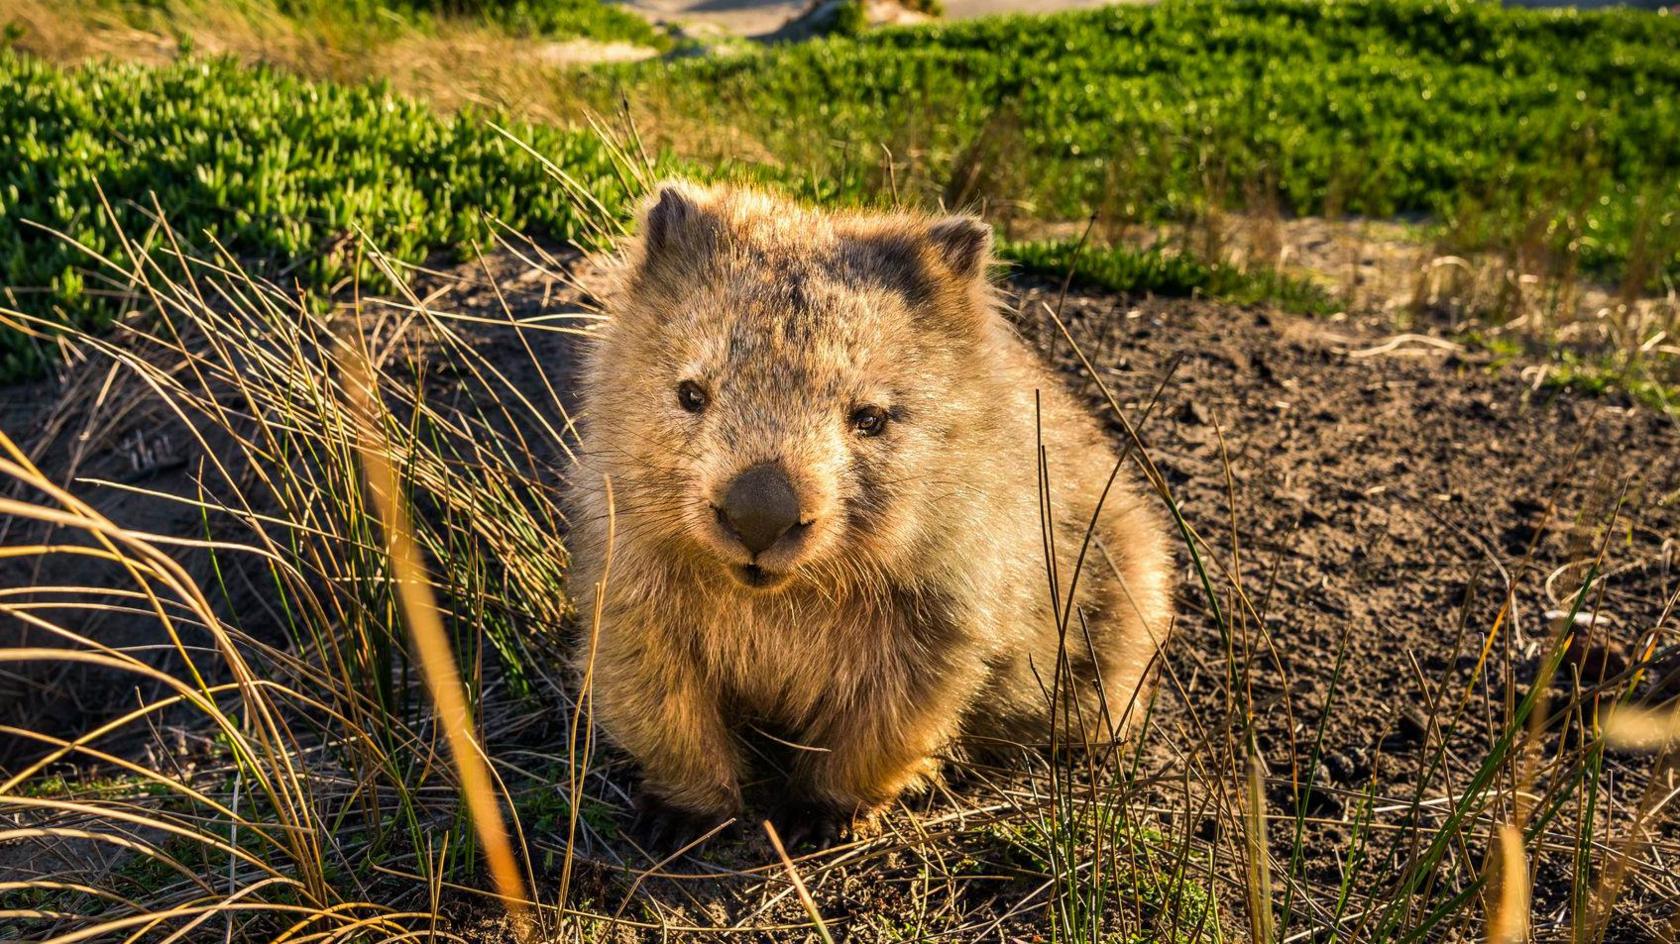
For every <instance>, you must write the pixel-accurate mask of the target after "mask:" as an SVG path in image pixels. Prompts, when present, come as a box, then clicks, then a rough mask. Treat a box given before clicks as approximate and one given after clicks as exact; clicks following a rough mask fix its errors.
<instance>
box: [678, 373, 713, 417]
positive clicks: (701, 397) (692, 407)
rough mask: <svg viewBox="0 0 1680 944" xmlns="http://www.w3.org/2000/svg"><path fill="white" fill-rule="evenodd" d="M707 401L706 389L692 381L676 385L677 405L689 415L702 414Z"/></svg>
mask: <svg viewBox="0 0 1680 944" xmlns="http://www.w3.org/2000/svg"><path fill="white" fill-rule="evenodd" d="M709 399H710V398H709V397H707V396H706V389H705V388H704V387H702V386H700V385H699V384H697V383H695V382H694V381H692V380H685V381H683V382H682V383H680V384H677V404H678V405H680V406H681V407H682V408H683V409H685V410H687V411H688V412H690V413H704V412H705V411H706V403H707V401H708V400H709Z"/></svg>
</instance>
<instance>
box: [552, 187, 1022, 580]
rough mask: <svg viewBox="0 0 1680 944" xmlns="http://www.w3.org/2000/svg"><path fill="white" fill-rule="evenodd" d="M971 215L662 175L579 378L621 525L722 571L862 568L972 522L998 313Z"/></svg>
mask: <svg viewBox="0 0 1680 944" xmlns="http://www.w3.org/2000/svg"><path fill="white" fill-rule="evenodd" d="M989 250H990V231H989V230H988V229H987V228H986V227H985V225H984V224H983V223H981V222H980V221H979V220H976V219H974V218H973V217H968V216H953V217H947V218H943V219H925V218H920V217H913V216H908V215H902V214H895V215H886V216H864V215H854V216H844V215H832V214H825V213H819V212H815V211H811V210H808V209H805V208H802V207H800V206H798V205H796V204H792V203H789V202H786V201H783V200H780V199H777V198H774V197H770V196H768V195H765V194H762V193H757V192H754V191H747V190H738V189H722V188H719V189H704V188H699V187H695V186H691V185H687V184H667V185H665V186H663V187H661V188H660V189H659V190H658V191H657V193H656V194H655V195H654V196H653V197H651V198H650V199H649V200H648V202H647V204H646V205H645V207H644V208H643V210H642V214H641V218H640V228H639V233H638V236H637V238H636V239H635V241H634V242H633V243H632V244H631V246H630V249H629V252H628V254H627V257H626V259H625V277H624V279H623V282H622V284H621V286H620V289H619V291H618V292H617V293H616V296H615V297H614V300H613V302H612V303H611V304H610V306H609V308H610V314H611V318H610V319H609V321H608V323H607V325H606V326H605V327H604V328H603V330H602V333H601V337H600V341H599V345H598V347H597V348H596V351H595V354H594V357H593V359H592V362H591V368H590V375H589V377H588V380H587V384H586V388H587V395H586V401H587V402H586V409H587V411H588V417H587V420H586V424H587V427H586V428H587V432H586V434H585V444H584V446H585V451H586V454H587V455H588V456H589V457H590V459H591V461H590V465H591V467H592V471H593V472H595V473H597V474H598V473H606V474H607V475H609V476H610V477H611V480H612V482H613V483H614V486H615V494H616V507H617V514H618V516H619V526H618V530H619V535H620V541H621V542H625V541H639V542H653V543H655V544H657V545H660V546H662V547H664V548H667V549H669V550H671V551H673V552H676V553H680V554H684V555H687V557H688V558H689V559H691V560H693V561H694V562H695V563H697V564H698V565H699V566H701V567H702V568H708V569H709V568H715V569H716V570H717V571H719V572H726V573H727V574H728V575H729V576H730V577H731V578H733V580H734V582H735V584H736V585H739V586H743V587H750V588H754V589H756V590H760V591H773V590H776V589H779V588H782V587H784V586H786V585H788V584H790V583H791V582H794V581H797V580H808V581H810V582H812V583H814V584H816V585H817V586H819V587H830V588H832V587H833V586H835V585H836V584H839V583H845V582H852V583H866V582H869V581H872V580H874V579H876V578H878V577H879V576H881V575H882V574H884V573H886V572H889V571H890V570H891V568H893V567H894V566H895V564H898V563H901V562H903V561H904V560H905V559H906V555H907V554H909V553H911V549H913V548H914V547H915V546H917V544H918V543H919V542H921V541H922V540H924V539H926V538H929V537H930V536H933V535H934V534H935V532H937V531H938V530H941V529H950V528H964V527H970V525H969V523H968V521H967V520H965V519H966V518H967V517H968V516H969V515H971V514H972V504H973V502H972V501H971V500H969V499H971V498H972V496H965V495H964V494H963V491H964V488H963V484H962V483H963V482H964V481H968V480H970V479H971V478H972V475H973V469H972V468H965V467H963V466H964V465H965V464H967V463H969V462H971V459H970V458H969V457H967V456H965V455H963V451H962V450H963V448H965V444H972V443H974V442H976V441H978V442H982V443H984V442H985V441H986V440H985V437H986V436H987V431H986V430H987V427H988V425H989V424H990V420H989V419H988V417H989V416H991V415H992V411H993V410H995V409H996V404H995V403H993V402H990V401H992V400H994V399H995V398H993V397H989V396H988V395H987V394H986V390H987V389H988V388H987V384H988V382H989V381H990V380H991V376H992V374H993V373H994V372H993V371H991V370H989V369H988V366H987V365H988V364H995V363H996V360H995V359H996V357H997V350H998V346H999V345H1000V344H1002V343H1004V342H1005V339H1006V337H1007V330H1008V329H1007V327H1006V326H1005V325H1004V323H1003V320H1002V318H1001V317H1000V316H999V315H998V314H997V312H996V311H995V306H994V305H993V303H992V299H991V294H990V290H989V289H988V287H987V283H986V266H987V262H988V256H989Z"/></svg>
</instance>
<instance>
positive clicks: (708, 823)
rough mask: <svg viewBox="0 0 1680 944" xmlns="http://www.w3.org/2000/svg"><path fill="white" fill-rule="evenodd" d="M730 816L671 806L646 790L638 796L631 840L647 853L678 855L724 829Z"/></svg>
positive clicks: (632, 820) (631, 825)
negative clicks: (718, 829)
mask: <svg viewBox="0 0 1680 944" xmlns="http://www.w3.org/2000/svg"><path fill="white" fill-rule="evenodd" d="M727 819H728V817H725V816H719V815H717V814H715V813H697V812H695V811H693V810H686V809H683V808H682V807H680V806H675V805H672V804H671V803H668V802H666V801H665V800H664V799H662V798H661V797H659V796H657V795H655V794H652V793H648V792H647V791H646V790H644V791H642V792H641V793H639V794H637V796H636V812H635V815H634V816H633V817H632V818H631V820H630V838H631V839H632V840H633V841H634V842H635V843H636V845H638V846H641V847H642V848H643V849H645V850H647V851H648V852H654V853H667V852H675V851H676V850H678V849H681V848H683V847H684V846H687V845H688V844H690V843H692V842H694V841H695V840H697V839H699V838H700V837H702V836H705V835H706V834H707V833H710V832H712V831H713V830H715V829H717V828H718V827H719V826H721V825H722V824H723V823H724V822H725V821H726V820H727Z"/></svg>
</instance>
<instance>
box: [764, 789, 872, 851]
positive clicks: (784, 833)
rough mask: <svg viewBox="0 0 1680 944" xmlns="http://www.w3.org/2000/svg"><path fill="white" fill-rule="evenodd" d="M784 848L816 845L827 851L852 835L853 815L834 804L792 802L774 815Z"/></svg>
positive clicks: (815, 846) (772, 819)
mask: <svg viewBox="0 0 1680 944" xmlns="http://www.w3.org/2000/svg"><path fill="white" fill-rule="evenodd" d="M770 822H771V824H772V825H774V826H775V827H776V835H778V836H780V837H781V839H782V847H783V848H784V849H789V850H791V849H794V848H798V847H803V846H812V847H814V848H817V849H827V848H828V847H829V846H832V845H835V844H837V843H839V842H840V840H842V839H845V838H847V837H848V836H849V835H850V834H851V832H852V815H851V814H850V813H843V812H841V811H840V810H839V809H838V808H836V807H835V806H834V805H833V804H831V803H819V802H814V801H810V800H790V801H788V802H786V803H783V804H782V805H781V806H779V807H778V808H777V809H776V811H775V812H774V813H772V814H771V816H770Z"/></svg>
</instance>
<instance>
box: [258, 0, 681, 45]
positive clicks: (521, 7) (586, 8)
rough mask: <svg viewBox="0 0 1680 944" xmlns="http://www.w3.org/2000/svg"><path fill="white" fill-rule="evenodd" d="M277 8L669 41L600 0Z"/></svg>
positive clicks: (283, 4) (381, 1)
mask: <svg viewBox="0 0 1680 944" xmlns="http://www.w3.org/2000/svg"><path fill="white" fill-rule="evenodd" d="M276 6H277V7H278V8H279V10H280V11H281V12H283V13H286V14H289V15H292V16H338V17H348V18H351V19H355V20H362V21H378V20H380V19H390V18H393V17H395V18H401V19H403V20H406V21H409V22H413V23H418V24H420V25H422V26H427V27H431V28H436V27H438V26H439V25H440V23H444V22H447V21H449V20H451V19H467V20H477V21H481V22H484V23H488V24H491V25H493V26H497V27H500V28H503V29H506V30H508V31H510V32H514V33H520V34H530V35H538V36H552V37H556V38H568V37H582V38H585V39H593V40H599V41H602V42H611V41H618V42H627V43H638V44H640V45H644V46H655V47H660V48H663V47H666V46H668V45H670V41H669V39H668V38H667V37H666V36H665V35H664V34H663V33H661V32H659V31H658V30H656V29H654V27H653V25H652V24H651V23H649V22H648V21H647V20H646V19H644V18H642V17H640V16H638V15H636V14H635V13H632V12H630V11H628V10H625V9H624V8H623V7H621V6H619V5H617V4H613V3H605V2H602V0H345V2H331V0H276Z"/></svg>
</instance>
